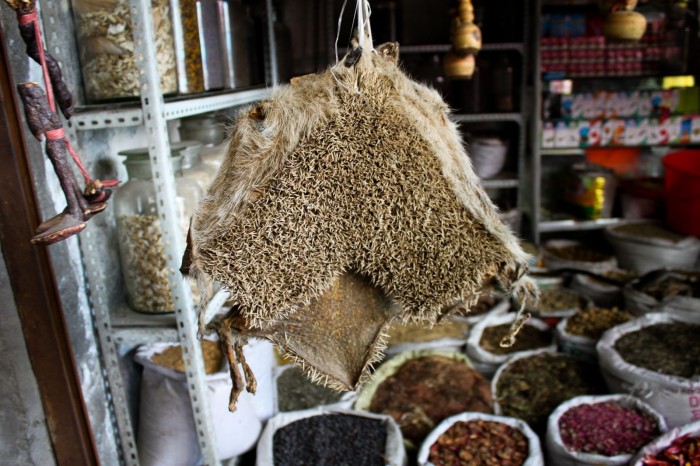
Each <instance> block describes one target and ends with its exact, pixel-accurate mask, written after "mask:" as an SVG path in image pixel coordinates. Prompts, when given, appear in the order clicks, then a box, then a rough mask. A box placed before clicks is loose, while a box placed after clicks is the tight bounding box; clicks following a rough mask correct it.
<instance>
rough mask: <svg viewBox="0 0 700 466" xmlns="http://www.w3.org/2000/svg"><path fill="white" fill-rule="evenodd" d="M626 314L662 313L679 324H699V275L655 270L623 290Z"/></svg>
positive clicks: (683, 271) (685, 271) (684, 271)
mask: <svg viewBox="0 0 700 466" xmlns="http://www.w3.org/2000/svg"><path fill="white" fill-rule="evenodd" d="M625 300H626V302H627V306H628V308H629V310H630V312H632V313H634V314H635V315H642V314H646V313H648V312H655V311H656V312H665V313H667V314H670V315H672V316H673V317H674V318H675V319H677V320H681V321H683V322H690V323H700V272H697V271H695V272H694V271H689V270H672V269H669V270H655V271H652V272H649V273H647V274H646V275H644V276H642V277H640V278H638V279H636V280H633V281H632V282H630V283H628V284H627V285H626V286H625Z"/></svg>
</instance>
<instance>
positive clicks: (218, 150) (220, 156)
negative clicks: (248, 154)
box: [200, 144, 228, 176]
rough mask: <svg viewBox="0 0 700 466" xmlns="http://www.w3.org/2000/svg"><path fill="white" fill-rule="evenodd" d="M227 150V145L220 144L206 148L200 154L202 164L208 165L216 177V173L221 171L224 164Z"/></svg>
mask: <svg viewBox="0 0 700 466" xmlns="http://www.w3.org/2000/svg"><path fill="white" fill-rule="evenodd" d="M227 148H228V145H227V144H219V145H216V146H209V147H205V148H204V149H202V152H201V153H200V157H201V158H202V163H203V164H204V165H206V166H207V167H208V169H209V170H212V172H213V173H214V176H216V173H217V172H218V171H219V168H220V167H221V165H223V163H224V159H225V158H226V149H227Z"/></svg>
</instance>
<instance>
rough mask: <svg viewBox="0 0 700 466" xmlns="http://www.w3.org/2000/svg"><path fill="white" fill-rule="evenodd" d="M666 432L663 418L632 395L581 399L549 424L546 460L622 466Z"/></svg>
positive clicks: (563, 465) (561, 465) (572, 465)
mask: <svg viewBox="0 0 700 466" xmlns="http://www.w3.org/2000/svg"><path fill="white" fill-rule="evenodd" d="M665 431H666V421H665V420H664V418H663V416H661V414H659V413H658V412H657V411H656V410H654V409H653V408H652V407H651V406H649V405H648V404H646V403H645V402H643V401H642V400H640V399H638V398H635V397H633V396H629V395H600V396H578V397H576V398H572V399H571V400H569V401H565V402H564V403H562V404H560V405H559V406H558V407H557V409H555V410H554V412H553V413H552V414H551V415H550V416H549V419H548V420H547V435H546V440H545V441H546V445H547V448H546V450H547V457H548V463H549V464H555V465H557V466H579V465H581V466H586V465H590V466H616V465H619V466H622V465H627V464H629V462H630V460H631V459H632V455H634V454H635V453H637V451H639V449H640V448H642V447H643V446H644V445H646V444H647V443H649V442H650V441H651V440H653V439H654V438H656V437H658V436H659V435H661V434H662V433H663V432H665Z"/></svg>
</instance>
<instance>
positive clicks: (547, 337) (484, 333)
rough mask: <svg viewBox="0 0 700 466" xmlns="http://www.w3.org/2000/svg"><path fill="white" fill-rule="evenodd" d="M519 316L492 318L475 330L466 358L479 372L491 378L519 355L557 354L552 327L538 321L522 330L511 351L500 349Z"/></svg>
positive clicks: (470, 334) (504, 315) (469, 340)
mask: <svg viewBox="0 0 700 466" xmlns="http://www.w3.org/2000/svg"><path fill="white" fill-rule="evenodd" d="M516 317H517V316H516V314H514V313H508V314H502V315H495V316H489V317H487V318H486V319H484V320H482V321H481V322H479V323H478V324H477V325H475V326H474V328H473V329H472V331H471V332H470V333H469V339H468V340H467V355H468V356H469V359H470V361H471V363H472V365H473V366H474V368H475V369H476V370H478V371H479V372H481V373H482V374H484V375H485V376H486V377H488V378H491V377H493V374H495V373H496V370H498V368H499V367H500V366H501V365H502V364H504V363H506V362H508V361H509V360H510V359H512V358H513V357H515V356H518V355H520V354H530V353H533V352H536V351H537V350H541V349H548V350H551V351H555V350H556V349H557V347H556V344H555V343H554V338H553V335H552V332H551V331H550V330H549V325H547V324H546V323H545V322H543V321H542V320H540V319H537V318H531V319H529V320H528V321H527V322H526V323H525V325H524V326H523V327H521V328H520V331H519V332H518V335H517V336H516V337H515V343H514V344H513V345H512V346H509V347H502V346H501V345H500V343H501V341H502V340H503V338H505V337H506V335H507V334H508V331H509V329H510V327H511V325H512V324H513V322H515V319H516Z"/></svg>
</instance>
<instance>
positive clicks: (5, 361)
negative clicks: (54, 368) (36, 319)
mask: <svg viewBox="0 0 700 466" xmlns="http://www.w3.org/2000/svg"><path fill="white" fill-rule="evenodd" d="M0 303H2V304H0V322H2V325H0V354H2V358H0V374H2V377H0V458H5V460H3V461H2V462H3V463H5V461H6V460H7V459H9V458H12V460H11V461H10V462H7V463H5V464H10V463H12V464H23V465H28V466H34V465H36V466H52V465H54V464H56V461H55V460H54V455H53V450H52V449H51V443H50V441H49V431H48V428H47V427H46V418H45V416H44V410H43V408H42V405H41V398H40V397H39V388H38V387H37V384H36V379H35V378H34V372H33V371H32V366H31V364H30V362H29V355H28V354H27V346H26V345H25V343H24V338H23V336H22V327H21V324H20V321H19V316H18V315H17V307H16V306H15V300H14V297H13V296H12V288H11V287H10V281H9V277H8V275H7V268H6V266H5V260H4V258H3V257H2V253H1V252H0Z"/></svg>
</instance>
